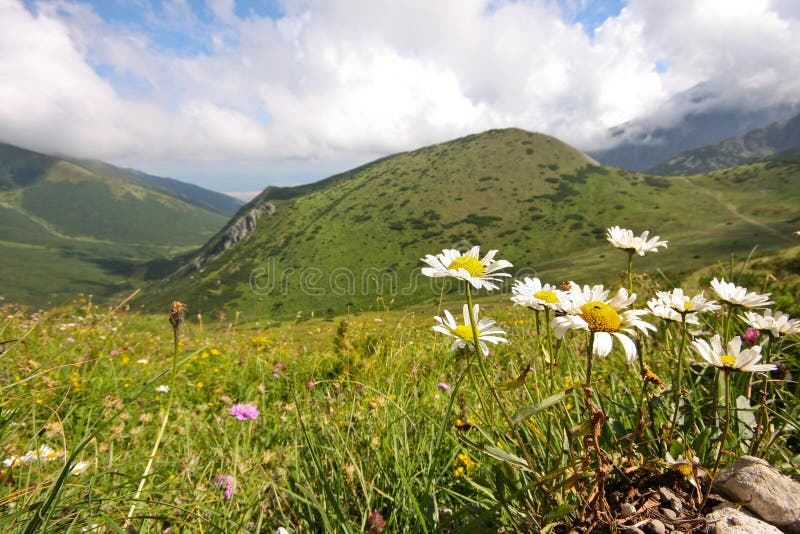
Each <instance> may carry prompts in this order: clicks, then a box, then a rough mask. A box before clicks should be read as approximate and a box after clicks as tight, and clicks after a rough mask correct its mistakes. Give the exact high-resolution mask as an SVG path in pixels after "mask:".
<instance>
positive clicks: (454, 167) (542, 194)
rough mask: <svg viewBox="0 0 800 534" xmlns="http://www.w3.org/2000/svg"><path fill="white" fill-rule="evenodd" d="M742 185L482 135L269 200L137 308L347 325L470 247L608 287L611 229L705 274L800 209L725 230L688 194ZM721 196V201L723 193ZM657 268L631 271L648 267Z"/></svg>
mask: <svg viewBox="0 0 800 534" xmlns="http://www.w3.org/2000/svg"><path fill="white" fill-rule="evenodd" d="M787 165H788V164H787ZM783 170H784V167H780V168H778V167H776V168H774V169H772V170H770V171H769V172H767V171H766V170H764V169H745V170H743V171H742V172H743V173H744V174H747V173H755V178H754V179H755V181H757V182H763V183H764V184H766V183H767V181H768V180H777V178H776V175H777V173H779V172H783ZM744 174H743V175H742V176H744ZM762 174H763V177H761V175H762ZM742 176H739V175H736V176H726V175H719V176H709V177H704V178H702V179H700V180H697V181H696V183H694V184H688V183H687V182H685V181H680V180H676V179H670V178H663V177H655V176H648V175H643V174H640V173H634V172H630V171H627V170H624V169H614V168H608V167H603V166H599V165H594V164H592V163H590V160H589V159H588V158H587V157H586V156H585V155H584V154H583V153H581V152H580V151H578V150H577V149H575V148H573V147H570V146H569V145H566V144H565V143H563V142H561V141H559V140H557V139H555V138H553V137H550V136H546V135H543V134H536V133H532V132H526V131H524V130H519V129H505V130H491V131H488V132H484V133H481V134H473V135H471V136H466V137H463V138H460V139H456V140H453V141H449V142H445V143H440V144H437V145H432V146H429V147H423V148H420V149H417V150H413V151H407V152H402V153H399V154H395V155H392V156H387V157H384V158H381V159H379V160H376V161H374V162H370V163H368V164H366V165H363V166H360V167H358V168H356V169H353V170H350V171H347V172H345V173H340V174H338V175H335V176H331V177H329V178H327V179H325V180H322V181H320V182H316V183H314V184H307V185H303V186H297V187H294V188H292V187H288V188H287V187H268V188H266V189H265V190H264V191H262V193H261V194H260V195H258V196H257V197H256V198H255V199H254V200H253V201H251V202H250V203H248V204H247V205H246V206H245V207H244V208H242V210H240V212H239V214H238V216H237V218H236V219H234V220H232V221H230V222H229V223H228V225H227V226H226V227H225V228H223V229H222V230H221V231H220V232H218V233H217V235H215V236H214V237H213V238H212V239H210V240H209V241H208V242H207V243H206V244H205V245H204V246H203V247H202V248H201V251H200V254H198V255H193V256H192V257H193V259H192V260H190V261H187V262H186V263H185V264H184V265H183V266H182V267H181V268H180V269H178V270H176V271H174V272H173V273H172V274H171V275H170V276H168V277H166V278H165V279H164V280H162V281H161V282H159V283H157V284H155V285H154V286H152V287H149V288H147V290H146V293H147V294H148V295H147V296H146V297H145V298H144V300H143V303H144V304H145V305H146V306H148V305H150V303H153V304H154V303H156V302H160V301H163V299H165V298H167V297H168V294H169V295H180V296H181V298H185V299H186V301H187V302H189V301H191V302H197V305H198V306H200V307H202V308H203V309H206V310H208V309H216V308H225V309H236V310H237V311H241V312H243V313H249V314H254V313H268V314H270V315H272V316H275V317H292V316H295V314H297V313H298V312H300V311H302V312H303V313H315V314H318V315H326V314H327V315H331V314H336V313H344V312H346V311H347V310H358V309H367V308H368V307H371V306H375V305H376V302H378V301H382V302H386V303H388V302H390V301H393V302H394V304H393V305H395V306H397V305H401V306H402V305H405V304H411V303H416V302H420V301H421V300H425V299H429V298H434V299H435V296H436V295H438V290H437V289H436V288H434V287H431V288H429V289H427V290H423V285H424V286H426V287H427V286H428V285H429V281H426V280H423V279H421V278H420V277H419V266H420V265H419V258H421V257H423V256H424V255H425V254H428V253H436V252H438V251H440V250H442V249H443V248H465V247H467V246H471V245H474V244H478V245H481V246H482V248H483V249H484V250H485V249H488V248H499V249H501V255H502V257H504V258H507V259H509V260H510V261H512V263H514V264H515V265H517V269H518V271H517V272H516V273H515V274H518V275H520V276H521V275H524V274H526V273H527V274H528V275H530V274H532V270H533V269H537V270H538V269H546V271H547V273H549V274H551V275H553V276H556V277H559V278H562V279H563V278H567V277H569V278H573V277H574V276H573V275H570V271H571V270H572V267H579V268H580V269H581V272H584V273H588V272H591V273H592V274H595V273H599V274H600V276H601V277H603V278H605V279H606V280H610V279H613V278H614V276H615V275H616V274H617V270H618V269H622V268H623V267H624V266H622V261H620V262H617V263H618V264H619V265H616V264H615V265H614V267H606V266H604V263H605V261H606V257H608V258H609V259H610V258H611V257H612V256H613V254H612V253H609V252H608V249H607V244H605V239H604V237H605V231H606V228H607V227H609V226H612V225H616V224H620V225H623V226H627V227H631V228H633V229H635V230H637V231H642V230H644V229H649V230H651V232H653V233H658V234H661V235H664V236H665V237H666V238H668V239H669V237H670V236H668V235H666V234H668V233H673V234H675V235H678V243H679V244H681V241H683V243H682V245H683V247H684V250H683V251H682V253H681V257H680V258H676V257H674V256H673V258H670V256H669V255H668V254H663V255H661V254H660V255H659V256H660V257H662V258H664V259H666V260H668V261H667V263H666V264H665V266H664V268H665V269H681V268H685V267H686V266H689V265H692V264H699V263H701V262H703V261H709V259H710V256H711V255H715V257H714V258H713V259H710V261H716V260H717V259H718V257H719V256H717V254H720V253H721V254H723V255H727V254H729V253H730V252H732V251H742V250H749V249H750V248H751V247H752V243H753V241H755V242H757V243H760V244H761V245H762V246H765V247H769V246H782V245H783V244H784V242H783V238H782V237H780V236H782V235H783V234H784V233H786V234H787V235H789V230H788V228H789V227H790V225H791V223H789V222H787V221H790V220H792V219H793V218H795V217H798V216H800V209H798V208H796V207H794V205H789V206H785V204H786V202H789V201H796V202H797V205H798V206H800V199H798V194H797V193H798V192H797V191H794V190H793V191H792V194H791V195H787V194H784V195H783V196H782V197H781V198H779V199H777V200H776V199H773V198H772V196H771V195H767V194H763V195H762V196H764V198H765V199H766V198H767V197H768V196H769V199H768V201H769V202H773V201H777V202H778V204H777V205H776V206H775V207H774V208H772V213H773V215H771V216H770V217H772V218H770V219H769V220H764V218H763V217H764V215H758V214H756V215H755V219H756V220H758V222H759V224H762V223H763V224H765V225H768V226H769V229H770V231H765V230H764V228H762V227H759V226H756V225H753V224H750V223H749V222H748V221H747V220H744V219H740V218H737V219H735V220H733V221H732V220H731V217H730V212H729V211H728V209H727V207H726V206H725V205H723V204H722V203H721V202H712V203H711V205H709V201H708V200H707V198H712V197H711V196H709V197H705V195H698V194H697V193H698V188H702V191H704V192H708V193H709V195H710V194H712V193H713V194H716V193H717V192H718V190H719V189H720V186H719V185H718V183H723V184H727V182H729V181H732V180H737V179H744V178H742ZM769 183H770V184H772V182H769ZM721 189H722V191H723V193H720V194H725V191H726V190H727V189H728V186H727V185H723V186H722V187H721ZM765 189H766V188H765ZM751 197H752V194H751ZM766 201H767V200H765V202H766ZM736 202H738V200H737V201H736ZM750 204H751V205H752V204H754V203H753V199H752V198H750ZM267 205H269V206H270V207H269V209H268V210H267V211H268V213H267V212H265V213H264V214H262V215H261V216H260V218H259V219H258V220H257V221H255V224H254V225H253V227H252V228H251V231H250V232H249V233H248V235H246V236H243V237H242V238H241V239H239V240H238V241H236V242H235V243H233V244H232V246H229V247H228V248H226V249H224V250H221V251H220V250H218V248H219V247H218V245H219V244H220V243H221V242H223V241H224V239H225V233H226V231H228V230H230V229H231V228H232V227H233V226H234V225H235V224H236V222H237V220H241V218H242V217H246V216H247V214H248V213H250V211H252V210H253V209H259V208H260V207H263V206H267ZM737 205H738V204H737ZM755 205H758V204H755ZM779 206H783V207H782V208H781V209H780V210H779V209H778V208H779ZM749 209H750V208H747V210H749ZM701 211H702V212H704V213H705V214H706V217H705V219H704V222H705V223H706V224H705V225H700V224H699V223H694V224H688V225H687V222H686V220H685V219H684V218H683V217H682V214H683V213H692V212H701ZM743 213H745V211H743ZM747 215H748V216H751V214H750V212H749V211H747ZM775 232H778V234H777V235H776V234H775ZM695 256H696V257H695ZM687 258H688V259H687ZM619 259H620V260H621V256H620V258H619ZM659 259H660V258H659ZM198 260H200V261H198ZM653 261H654V260H653V259H651V258H644V259H642V260H641V263H642V264H643V265H644V266H645V267H647V266H650V267H651V268H652V267H653V266H655V265H656V264H655V263H653ZM526 269H527V270H526ZM543 272H544V271H543ZM559 278H556V280H558V279H559ZM452 289H453V288H452V287H451V288H450V290H452Z"/></svg>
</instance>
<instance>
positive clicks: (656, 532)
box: [642, 519, 667, 534]
mask: <svg viewBox="0 0 800 534" xmlns="http://www.w3.org/2000/svg"><path fill="white" fill-rule="evenodd" d="M642 530H644V531H645V533H646V534H667V527H666V526H664V523H662V522H661V521H659V520H658V519H651V520H650V521H648V522H647V523H645V524H644V525H642Z"/></svg>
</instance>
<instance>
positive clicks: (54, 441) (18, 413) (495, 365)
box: [0, 235, 800, 533]
mask: <svg viewBox="0 0 800 534" xmlns="http://www.w3.org/2000/svg"><path fill="white" fill-rule="evenodd" d="M644 237H645V238H646V237H647V236H644ZM667 237H668V236H667ZM637 239H638V241H637ZM626 246H627V248H626ZM658 246H663V245H656V246H655V247H654V246H653V243H652V242H649V245H648V240H647V239H640V238H639V237H638V236H632V235H628V236H623V238H622V239H621V240H618V242H617V245H616V248H618V249H622V251H614V250H612V249H611V248H609V252H608V256H609V257H612V256H614V255H615V254H618V255H617V256H614V257H615V258H616V261H614V262H612V261H609V263H613V270H614V272H616V271H618V270H619V269H624V268H625V266H626V258H627V260H628V261H629V263H627V266H628V271H627V273H626V275H625V276H621V277H620V278H619V280H618V281H617V282H616V283H614V284H610V285H608V286H606V287H602V286H588V285H586V286H581V285H578V284H572V285H570V284H564V283H562V282H563V281H561V280H558V281H551V282H552V283H553V284H554V285H552V286H551V285H547V284H546V283H545V284H542V282H541V281H539V280H535V281H534V280H528V281H525V280H520V281H517V283H516V290H515V291H514V293H513V296H514V297H515V299H516V304H512V302H511V300H510V299H509V297H511V296H512V292H511V291H510V288H511V281H510V280H509V279H508V278H507V277H503V276H502V274H500V273H502V272H503V271H504V270H503V260H501V258H502V249H501V251H500V253H498V255H497V259H493V258H490V257H488V258H487V257H485V256H481V255H479V254H475V255H471V254H469V253H467V254H463V253H461V252H457V251H449V252H448V251H443V252H442V253H441V254H442V255H441V256H440V257H439V258H438V259H437V258H436V257H435V256H431V257H430V258H429V259H430V261H429V262H427V263H423V264H420V265H421V266H424V267H426V268H427V269H431V270H430V271H428V274H431V275H435V276H436V278H439V279H442V280H444V279H451V281H454V282H455V283H458V284H460V286H459V287H460V289H461V290H460V291H456V292H453V293H449V294H448V295H447V298H446V299H444V300H441V299H440V295H433V294H432V295H431V300H434V299H437V298H438V299H439V305H438V307H437V306H431V305H426V306H418V307H412V308H404V309H398V310H395V309H392V305H391V303H390V302H384V301H382V300H378V301H377V302H376V305H375V310H374V311H371V312H365V313H359V314H349V315H346V316H340V317H336V318H333V319H332V318H313V319H312V318H308V317H303V316H301V315H298V317H297V318H296V320H294V321H283V322H277V321H274V320H272V319H271V318H270V317H269V315H268V314H267V313H265V314H264V315H263V316H261V317H259V318H258V319H257V320H256V321H252V322H248V323H240V321H239V318H240V317H239V314H238V313H236V312H233V313H231V312H229V313H228V314H227V315H226V314H224V313H222V312H216V313H209V312H208V311H206V312H205V314H201V313H198V312H197V310H193V309H191V306H190V308H189V309H188V310H184V309H183V307H182V306H183V305H180V304H179V303H172V305H171V302H164V306H163V308H164V313H163V314H160V315H159V314H140V313H136V312H134V311H132V310H131V304H130V303H131V302H135V300H133V299H131V300H130V301H122V302H121V303H119V304H118V305H116V306H113V307H107V306H103V307H99V306H97V305H96V304H94V303H93V302H92V300H91V299H90V298H81V299H79V300H76V301H74V302H72V303H70V304H69V305H64V306H61V307H58V308H54V309H51V310H49V311H43V312H37V313H31V311H30V310H24V309H20V308H16V307H13V306H11V305H5V306H4V307H3V308H2V315H1V316H0V317H2V323H0V343H2V344H1V345H0V350H2V353H0V380H1V382H0V385H2V397H1V398H0V432H1V433H0V436H2V437H0V443H2V448H3V458H2V459H3V467H2V474H0V480H2V488H3V489H2V491H1V492H0V507H2V508H0V530H2V531H3V532H40V531H42V532H93V531H96V532H337V531H342V532H371V533H379V532H482V531H485V532H514V531H517V532H562V531H563V532H566V531H568V529H569V528H579V527H580V528H583V529H584V531H595V532H606V531H615V530H616V529H619V528H622V527H623V526H626V525H632V524H634V523H635V522H636V521H638V520H641V519H643V518H646V517H648V514H651V513H653V511H652V510H650V509H648V508H647V506H645V504H644V503H645V500H646V493H647V491H646V489H647V488H655V487H669V488H671V489H672V490H673V491H674V492H675V493H676V495H678V496H679V497H680V498H681V500H682V502H683V507H684V516H683V517H682V518H681V521H682V523H681V527H680V530H681V531H683V532H691V531H703V529H704V528H705V525H704V522H703V520H702V518H701V513H700V512H701V510H702V509H703V508H704V507H705V506H706V505H708V504H709V501H710V500H713V498H714V497H713V496H711V495H709V484H708V482H709V479H710V477H712V476H713V475H714V473H715V472H716V471H717V470H718V469H719V467H721V466H723V465H726V464H727V463H730V462H731V461H732V460H733V459H734V458H736V457H738V456H740V455H741V454H752V455H756V456H759V457H763V458H765V459H767V460H768V461H769V462H770V463H772V465H774V466H776V467H778V468H779V469H780V470H781V471H783V472H785V473H788V474H797V473H798V472H800V433H799V431H798V423H800V406H798V403H797V400H796V399H797V396H798V393H800V391H799V390H798V389H799V388H798V384H797V381H796V377H797V376H798V365H800V350H799V347H798V342H797V339H798V338H797V333H798V332H800V323H798V322H796V320H795V319H788V317H787V315H783V314H788V315H789V316H791V317H794V318H796V317H797V316H798V313H800V304H798V302H799V299H800V282H798V278H797V272H798V268H797V267H798V264H800V251H798V249H797V248H793V249H788V250H787V251H784V252H783V253H781V254H779V255H777V256H775V257H771V258H763V259H760V260H759V261H754V260H749V259H748V260H749V261H745V259H744V258H742V259H740V261H731V262H730V263H727V262H726V263H725V264H721V265H718V266H716V267H713V266H712V267H709V268H708V269H706V270H704V271H699V272H697V273H695V276H694V277H691V278H687V279H686V280H669V279H667V278H666V277H664V276H659V275H647V274H641V273H637V271H636V265H637V260H639V259H640V256H639V250H641V253H646V254H647V255H648V259H651V260H652V258H651V256H653V255H654V253H655V252H657V249H658ZM631 247H633V248H631ZM637 247H641V249H637ZM648 247H649V248H648ZM437 252H438V251H431V254H436V253H437ZM485 252H486V251H484V253H485ZM665 253H666V252H664V251H663V250H660V251H658V254H656V255H655V257H656V258H658V257H659V255H661V254H665ZM626 254H627V256H626ZM631 262H632V263H631ZM631 266H632V268H631ZM712 280H713V281H714V285H715V288H716V290H715V289H712V288H711V287H710V284H711V283H712ZM681 283H683V284H685V285H684V286H681V285H680V284H681ZM495 284H497V285H498V286H500V287H497V288H495V290H493V287H492V286H494V285H495ZM537 284H538V285H537ZM745 287H746V288H747V289H744V288H745ZM677 289H681V290H682V291H680V292H678V291H677ZM659 292H660V293H659ZM634 293H635V299H634V298H633V294H634ZM175 298H179V296H176V297H175ZM648 301H651V302H652V304H651V305H650V306H648ZM465 304H469V306H467V307H464V305H465ZM475 306H477V307H475ZM445 310H449V311H448V312H447V313H445ZM765 310H767V311H765ZM748 312H750V313H754V314H756V316H757V317H756V316H748V315H747V313H748ZM434 317H438V320H435V319H434ZM487 318H491V320H489V319H487ZM433 327H436V330H434V329H433ZM473 327H474V328H473ZM714 336H719V338H718V339H721V343H720V346H717V345H716V344H715V341H714V339H715V338H714ZM622 338H625V339H622ZM737 339H738V342H736V341H735V340H737ZM729 341H732V342H733V344H732V345H729V344H728V342H729ZM704 343H705V345H704ZM737 343H738V344H737ZM484 347H485V350H484ZM592 348H594V350H592ZM605 353H607V355H606V354H605ZM737 356H738V357H737ZM759 366H765V367H763V368H762V367H759ZM622 495H624V496H625V498H624V499H623V498H622V497H621V496H622ZM623 500H625V501H626V502H628V503H629V504H632V505H633V507H634V509H635V513H634V514H633V515H630V514H629V515H627V516H626V515H624V514H622V513H621V511H620V505H621V504H622V501H623ZM281 529H283V530H281Z"/></svg>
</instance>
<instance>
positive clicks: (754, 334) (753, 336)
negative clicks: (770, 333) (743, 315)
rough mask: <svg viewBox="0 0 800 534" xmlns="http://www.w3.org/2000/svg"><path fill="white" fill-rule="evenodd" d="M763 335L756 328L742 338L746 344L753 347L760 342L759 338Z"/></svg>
mask: <svg viewBox="0 0 800 534" xmlns="http://www.w3.org/2000/svg"><path fill="white" fill-rule="evenodd" d="M760 335H761V332H759V331H758V330H756V329H755V328H748V329H747V331H746V332H745V333H744V336H742V339H744V342H745V343H747V344H748V345H750V346H751V347H752V346H753V345H755V344H756V342H757V341H758V337H759V336H760Z"/></svg>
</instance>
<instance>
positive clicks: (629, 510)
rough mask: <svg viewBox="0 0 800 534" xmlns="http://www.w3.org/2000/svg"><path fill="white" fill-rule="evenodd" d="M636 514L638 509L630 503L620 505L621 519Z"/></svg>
mask: <svg viewBox="0 0 800 534" xmlns="http://www.w3.org/2000/svg"><path fill="white" fill-rule="evenodd" d="M635 513H636V508H635V507H634V506H633V505H632V504H631V503H629V502H624V503H622V504H620V505H619V515H620V517H623V518H624V517H630V516H632V515H633V514H635Z"/></svg>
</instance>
